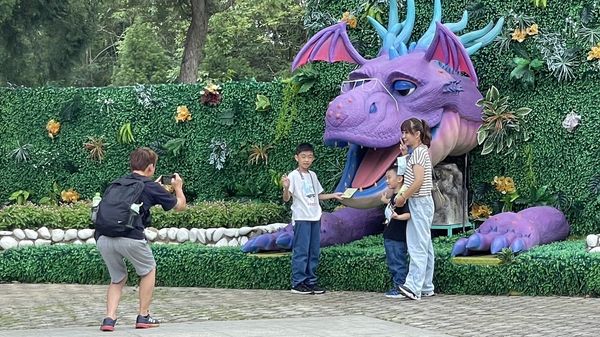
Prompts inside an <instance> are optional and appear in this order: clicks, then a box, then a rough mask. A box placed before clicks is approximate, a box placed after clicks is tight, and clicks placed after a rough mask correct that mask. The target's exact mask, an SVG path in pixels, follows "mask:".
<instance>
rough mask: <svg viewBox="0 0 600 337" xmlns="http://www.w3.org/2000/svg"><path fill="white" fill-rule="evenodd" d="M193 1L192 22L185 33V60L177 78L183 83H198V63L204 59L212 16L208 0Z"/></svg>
mask: <svg viewBox="0 0 600 337" xmlns="http://www.w3.org/2000/svg"><path fill="white" fill-rule="evenodd" d="M191 2H192V22H191V23H190V27H189V28H188V31H187V34H186V35H185V45H184V46H183V60H182V61H181V69H180V71H179V77H178V78H177V81H178V82H181V83H196V81H197V80H198V78H197V72H198V65H199V64H200V61H202V48H203V47H204V42H205V41H206V34H207V32H208V19H209V18H210V14H209V13H208V8H207V6H206V0H191Z"/></svg>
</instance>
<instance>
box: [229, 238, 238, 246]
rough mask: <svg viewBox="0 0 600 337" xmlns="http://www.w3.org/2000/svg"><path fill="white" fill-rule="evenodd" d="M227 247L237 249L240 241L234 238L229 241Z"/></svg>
mask: <svg viewBox="0 0 600 337" xmlns="http://www.w3.org/2000/svg"><path fill="white" fill-rule="evenodd" d="M227 245H228V246H229V247H237V246H238V240H237V239H236V238H233V239H231V240H229V242H228V243H227Z"/></svg>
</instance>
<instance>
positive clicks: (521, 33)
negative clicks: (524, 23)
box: [511, 28, 527, 42]
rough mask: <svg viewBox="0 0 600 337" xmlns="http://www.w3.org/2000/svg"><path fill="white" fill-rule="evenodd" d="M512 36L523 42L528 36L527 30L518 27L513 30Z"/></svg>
mask: <svg viewBox="0 0 600 337" xmlns="http://www.w3.org/2000/svg"><path fill="white" fill-rule="evenodd" d="M511 36H512V39H513V40H516V41H518V42H523V41H525V38H527V33H526V32H525V30H520V29H519V28H517V29H515V30H514V31H513V32H512V35H511Z"/></svg>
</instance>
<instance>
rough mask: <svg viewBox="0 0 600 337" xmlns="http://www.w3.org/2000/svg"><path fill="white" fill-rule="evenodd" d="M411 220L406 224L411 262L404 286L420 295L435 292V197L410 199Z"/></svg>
mask: <svg viewBox="0 0 600 337" xmlns="http://www.w3.org/2000/svg"><path fill="white" fill-rule="evenodd" d="M408 206H409V209H410V220H408V224H407V226H406V243H407V245H408V255H410V263H409V265H408V275H407V276H406V282H405V283H404V286H405V287H407V288H408V289H410V290H411V291H412V292H413V293H414V294H415V295H417V296H418V297H420V296H421V293H430V292H433V266H434V263H435V256H434V254H433V244H432V243H431V223H432V222H433V212H434V206H433V198H432V197H431V196H427V197H419V198H410V199H408Z"/></svg>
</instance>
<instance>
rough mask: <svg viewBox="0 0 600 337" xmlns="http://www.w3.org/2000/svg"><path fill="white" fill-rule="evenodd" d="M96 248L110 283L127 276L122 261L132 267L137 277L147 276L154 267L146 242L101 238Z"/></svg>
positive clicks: (152, 257)
mask: <svg viewBox="0 0 600 337" xmlns="http://www.w3.org/2000/svg"><path fill="white" fill-rule="evenodd" d="M96 247H98V250H99V251H100V255H102V259H103V260H104V263H105V264H106V267H107V268H108V273H109V274H110V280H111V282H112V283H119V282H121V281H123V279H124V278H125V277H126V276H127V266H126V265H125V261H124V260H123V259H127V261H129V262H130V263H131V264H132V265H133V267H134V268H135V272H136V273H137V274H138V275H139V276H144V275H146V274H148V273H149V272H151V271H152V269H154V268H155V267H156V261H154V255H152V251H151V250H150V246H149V245H148V242H146V240H134V239H129V238H111V237H108V236H101V237H100V238H99V239H98V242H96Z"/></svg>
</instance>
